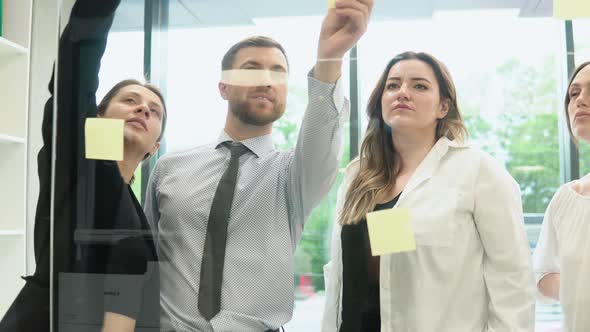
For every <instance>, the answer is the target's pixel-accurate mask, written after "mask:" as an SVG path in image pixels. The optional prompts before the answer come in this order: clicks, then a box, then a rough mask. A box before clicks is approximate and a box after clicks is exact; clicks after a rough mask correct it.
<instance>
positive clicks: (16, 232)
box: [0, 229, 25, 236]
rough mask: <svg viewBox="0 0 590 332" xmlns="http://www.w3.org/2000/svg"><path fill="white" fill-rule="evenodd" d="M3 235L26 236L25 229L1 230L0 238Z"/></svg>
mask: <svg viewBox="0 0 590 332" xmlns="http://www.w3.org/2000/svg"><path fill="white" fill-rule="evenodd" d="M2 235H25V230H24V229H0V236H2Z"/></svg>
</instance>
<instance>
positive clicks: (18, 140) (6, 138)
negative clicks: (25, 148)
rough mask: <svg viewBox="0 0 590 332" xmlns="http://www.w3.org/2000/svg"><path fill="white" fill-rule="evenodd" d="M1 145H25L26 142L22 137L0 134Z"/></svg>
mask: <svg viewBox="0 0 590 332" xmlns="http://www.w3.org/2000/svg"><path fill="white" fill-rule="evenodd" d="M3 143H12V144H25V143H27V140H26V139H24V138H22V137H16V136H11V135H4V134H0V144H3Z"/></svg>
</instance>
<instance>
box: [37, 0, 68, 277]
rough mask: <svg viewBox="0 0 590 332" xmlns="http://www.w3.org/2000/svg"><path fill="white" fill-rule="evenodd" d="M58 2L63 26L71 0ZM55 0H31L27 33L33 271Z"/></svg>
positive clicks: (54, 42) (52, 58) (54, 39)
mask: <svg viewBox="0 0 590 332" xmlns="http://www.w3.org/2000/svg"><path fill="white" fill-rule="evenodd" d="M59 2H61V5H62V10H61V12H62V15H61V24H60V25H61V28H62V29H63V28H64V27H65V24H66V23H67V18H68V17H69V13H70V10H71V8H72V6H73V4H74V2H75V0H62V1H59ZM58 5H59V4H58V0H34V1H33V22H32V32H31V34H32V36H31V70H30V81H29V83H30V86H29V119H28V120H29V127H28V128H29V133H28V138H27V142H28V145H29V146H28V162H27V180H28V181H27V183H28V190H27V274H31V273H33V272H34V271H35V258H34V250H33V240H34V239H33V234H34V233H33V228H34V225H35V210H36V207H37V198H38V196H39V179H38V175H37V153H38V152H39V149H41V146H42V145H43V141H42V137H41V123H42V121H43V107H44V105H45V102H46V101H47V99H48V98H49V91H48V89H47V86H48V84H49V79H50V78H51V70H52V68H53V63H54V61H55V58H56V53H57V45H58V40H57V36H58V34H57V31H58V30H57V29H58V27H57V24H58V13H59V11H58V8H57V7H58Z"/></svg>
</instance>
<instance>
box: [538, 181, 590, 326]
mask: <svg viewBox="0 0 590 332" xmlns="http://www.w3.org/2000/svg"><path fill="white" fill-rule="evenodd" d="M572 184H573V182H570V183H566V184H564V185H562V186H561V187H560V188H559V189H558V190H557V192H556V193H555V195H554V196H553V198H552V199H551V202H550V203H549V206H548V207H547V211H545V218H544V220H543V226H542V227H541V233H540V234H539V241H538V243H537V247H536V248H535V253H534V254H533V264H534V265H533V266H534V272H535V279H536V283H537V284H538V283H539V281H540V280H541V279H542V278H543V277H544V276H545V275H547V274H549V273H560V294H559V300H560V302H561V306H562V309H563V325H564V331H590V286H589V285H590V283H589V281H588V276H589V275H590V197H589V196H582V195H580V194H578V193H577V192H576V191H574V189H573V188H572ZM538 296H539V298H540V300H541V301H542V302H545V303H556V302H557V301H555V300H552V299H550V298H548V297H545V296H543V295H542V294H541V293H540V292H539V293H538Z"/></svg>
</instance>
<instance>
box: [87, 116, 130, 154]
mask: <svg viewBox="0 0 590 332" xmlns="http://www.w3.org/2000/svg"><path fill="white" fill-rule="evenodd" d="M124 125H125V122H124V121H123V120H120V119H101V118H87V119H86V125H85V127H84V132H85V136H84V137H85V141H86V159H99V160H123V126H124Z"/></svg>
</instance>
